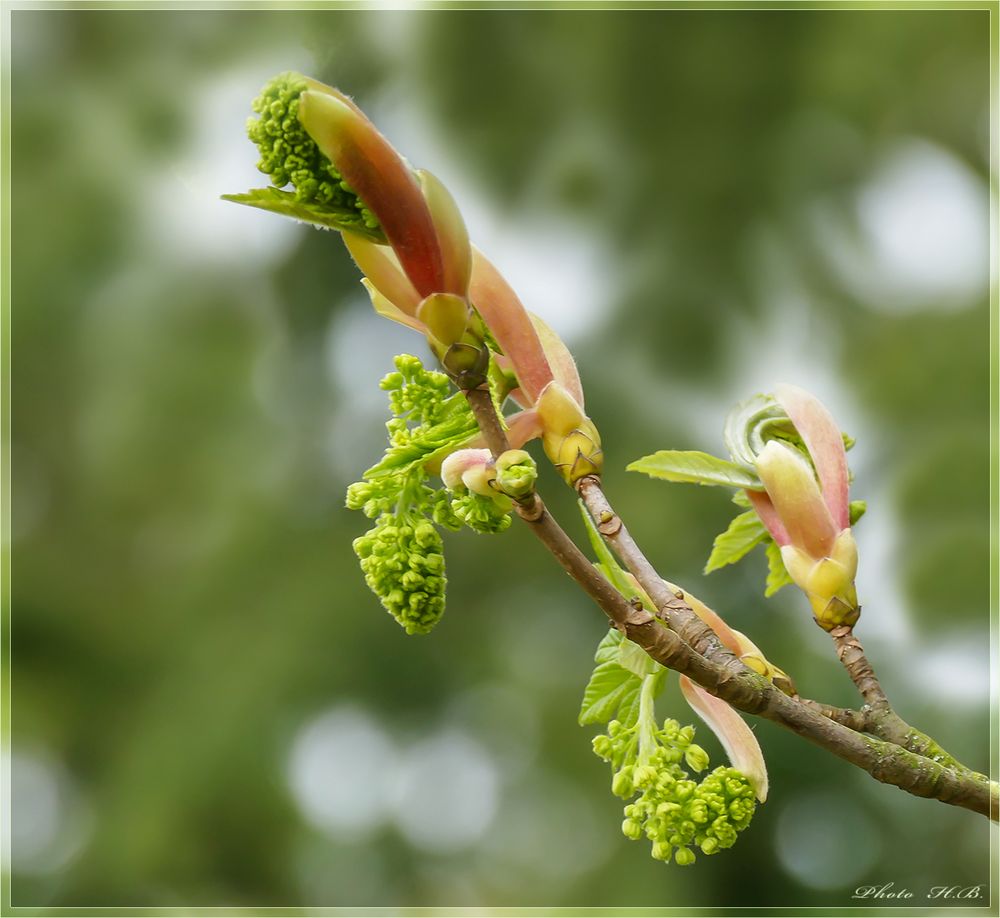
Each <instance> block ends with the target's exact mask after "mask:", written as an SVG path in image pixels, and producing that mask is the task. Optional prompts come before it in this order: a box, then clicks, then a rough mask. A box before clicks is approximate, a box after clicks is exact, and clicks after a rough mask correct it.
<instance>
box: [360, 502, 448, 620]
mask: <svg viewBox="0 0 1000 918" xmlns="http://www.w3.org/2000/svg"><path fill="white" fill-rule="evenodd" d="M354 551H355V553H356V554H357V556H358V558H359V559H360V560H361V569H362V571H364V574H365V582H366V583H367V584H368V586H369V587H370V588H371V590H372V592H373V593H375V594H376V595H377V596H378V597H379V598H380V599H381V600H382V605H384V606H385V608H386V610H387V611H389V612H390V613H391V614H392V616H393V618H395V619H396V621H397V622H399V624H400V625H402V626H403V628H405V629H406V633H407V634H426V633H427V632H428V631H430V630H431V628H433V627H434V625H436V624H437V622H438V619H440V618H441V615H442V614H443V613H444V590H445V576H444V555H443V554H442V552H443V546H442V543H441V536H440V535H439V534H438V531H437V530H436V529H435V528H434V526H433V525H432V524H431V523H429V522H427V521H426V520H420V521H418V522H416V523H415V524H414V522H413V521H412V518H411V517H409V516H408V515H407V514H399V515H393V514H383V515H382V516H380V517H379V519H378V521H377V522H376V524H375V528H374V529H371V530H369V531H368V532H366V533H365V534H364V535H363V536H360V537H359V538H357V539H355V540H354Z"/></svg>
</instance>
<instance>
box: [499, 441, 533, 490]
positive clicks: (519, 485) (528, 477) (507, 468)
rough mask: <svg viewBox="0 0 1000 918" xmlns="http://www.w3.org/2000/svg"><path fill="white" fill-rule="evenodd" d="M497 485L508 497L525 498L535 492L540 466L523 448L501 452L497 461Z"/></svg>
mask: <svg viewBox="0 0 1000 918" xmlns="http://www.w3.org/2000/svg"><path fill="white" fill-rule="evenodd" d="M496 474H497V478H496V483H497V486H498V487H499V488H500V490H501V491H503V493H504V494H506V495H507V496H508V497H512V498H514V500H523V499H524V498H526V497H529V496H531V495H532V494H534V493H535V481H536V480H537V479H538V466H537V465H535V460H534V459H532V458H531V455H530V453H527V452H525V451H524V450H523V449H509V450H507V451H506V452H504V453H501V454H500V456H499V457H498V458H497V462H496Z"/></svg>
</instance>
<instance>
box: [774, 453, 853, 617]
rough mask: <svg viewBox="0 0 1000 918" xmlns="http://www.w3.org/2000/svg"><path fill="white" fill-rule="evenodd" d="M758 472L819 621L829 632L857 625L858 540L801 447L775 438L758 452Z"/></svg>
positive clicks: (787, 557) (793, 569)
mask: <svg viewBox="0 0 1000 918" xmlns="http://www.w3.org/2000/svg"><path fill="white" fill-rule="evenodd" d="M842 449H843V446H842V445H841V450H842ZM757 472H758V474H759V475H760V478H761V481H763V483H764V486H765V487H766V488H767V498H766V499H768V500H769V502H770V504H771V506H772V507H773V512H776V513H777V515H778V517H779V519H780V522H781V526H782V529H783V531H779V532H778V533H777V535H776V541H778V543H779V545H780V547H781V558H782V560H783V561H784V563H785V568H786V569H787V570H788V574H789V576H790V577H791V578H792V580H794V581H795V584H796V585H797V586H798V587H799V589H801V590H802V591H803V592H804V593H805V594H806V596H807V598H808V599H809V604H810V605H811V606H812V610H813V617H814V618H815V619H816V623H817V624H818V625H819V626H820V627H821V628H823V629H825V630H826V631H831V630H832V629H834V628H836V627H837V626H839V625H849V626H851V625H854V623H855V622H857V620H858V616H859V615H860V612H861V610H860V607H859V605H858V594H857V591H856V589H855V587H854V578H855V576H856V574H857V571H858V549H857V545H856V543H855V541H854V536H853V535H852V534H851V530H850V529H849V528H844V529H840V528H839V527H838V523H837V522H835V520H834V517H833V514H831V512H830V509H829V504H828V501H826V500H825V499H824V497H825V495H824V494H823V493H822V492H821V491H820V488H819V484H818V483H817V481H816V476H815V474H814V473H813V470H812V468H811V466H810V465H809V463H808V462H807V461H806V460H805V458H804V457H803V456H802V454H801V453H800V452H799V451H798V450H796V449H793V448H792V447H790V446H786V445H785V444H784V443H779V442H778V441H776V440H772V441H771V442H770V443H768V444H767V446H765V447H764V449H763V450H762V451H761V453H760V455H759V456H758V457H757ZM760 500H761V498H756V499H755V500H754V504H755V506H756V505H757V504H758V503H759V502H760Z"/></svg>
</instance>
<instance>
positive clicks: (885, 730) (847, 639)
mask: <svg viewBox="0 0 1000 918" xmlns="http://www.w3.org/2000/svg"><path fill="white" fill-rule="evenodd" d="M830 637H832V638H833V644H834V647H835V648H836V650H837V657H838V658H839V660H840V662H841V663H842V664H843V665H844V669H846V670H847V674H848V675H849V676H850V677H851V681H852V682H853V683H854V684H855V686H857V689H858V692H859V694H860V695H861V697H862V698H863V699H864V702H865V706H864V708H862V714H863V716H864V721H865V725H864V729H865V731H866V732H868V733H871V734H873V735H875V736H878V737H880V738H881V739H884V740H888V741H889V742H891V743H895V744H896V745H897V746H902V747H903V748H904V749H908V750H909V751H910V752H915V753H917V755H921V756H924V757H926V758H929V759H933V760H934V761H935V762H940V763H942V764H943V765H946V766H947V767H949V768H955V769H958V770H961V771H969V769H968V768H967V767H966V766H965V765H963V764H962V763H961V762H959V761H958V759H956V758H955V757H954V756H953V755H951V753H949V752H947V751H946V750H945V749H944V748H943V747H942V746H941V745H940V744H939V743H938V742H937V741H936V740H934V739H933V738H931V737H930V736H928V735H927V734H926V733H923V732H922V731H920V730H917V729H916V728H915V727H911V726H910V725H909V724H908V723H907V722H906V721H905V720H903V718H902V717H900V716H899V715H898V714H897V713H896V712H895V710H894V709H893V707H892V705H891V704H890V702H889V698H888V696H887V695H886V693H885V690H884V689H883V688H882V684H881V683H880V682H879V679H878V676H877V675H876V674H875V668H874V667H873V666H872V665H871V663H870V662H869V661H868V657H867V656H866V655H865V649H864V647H862V646H861V641H859V640H858V638H857V636H856V635H855V634H854V630H853V628H851V627H850V626H849V625H841V626H839V627H837V628H834V629H833V630H832V631H831V632H830Z"/></svg>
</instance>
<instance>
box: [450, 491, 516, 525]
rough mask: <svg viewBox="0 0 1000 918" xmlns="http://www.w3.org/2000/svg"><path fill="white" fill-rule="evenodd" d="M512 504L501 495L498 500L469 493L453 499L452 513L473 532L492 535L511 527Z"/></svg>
mask: <svg viewBox="0 0 1000 918" xmlns="http://www.w3.org/2000/svg"><path fill="white" fill-rule="evenodd" d="M510 510H511V502H510V500H509V498H506V497H504V496H503V495H502V494H499V495H498V496H497V497H496V498H492V497H484V496H483V495H481V494H475V493H473V492H472V491H467V492H466V493H464V494H458V495H456V496H455V497H453V498H452V501H451V511H452V513H454V514H455V516H456V517H457V518H458V519H459V520H461V521H462V522H463V523H465V525H466V526H468V527H469V528H470V529H471V530H472V531H473V532H478V533H479V534H480V535H492V534H494V533H498V532H503V531H504V530H506V529H507V528H508V527H509V526H510V520H511V516H510Z"/></svg>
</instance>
